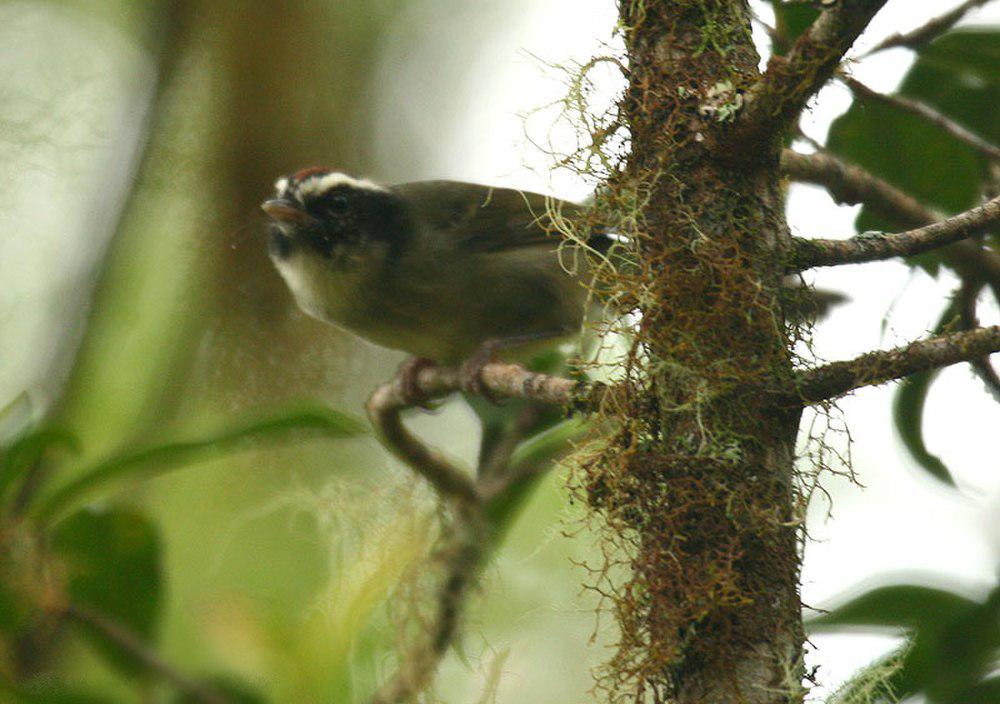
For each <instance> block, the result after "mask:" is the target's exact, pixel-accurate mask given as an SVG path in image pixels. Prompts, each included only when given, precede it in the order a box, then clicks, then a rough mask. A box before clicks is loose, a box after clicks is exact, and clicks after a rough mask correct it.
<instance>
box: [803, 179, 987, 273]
mask: <svg viewBox="0 0 1000 704" xmlns="http://www.w3.org/2000/svg"><path fill="white" fill-rule="evenodd" d="M998 222H1000V197H997V198H994V199H993V200H990V201H987V202H986V203H983V204H982V205H980V206H977V207H975V208H972V209H971V210H967V211H965V212H964V213H959V214H958V215H954V216H952V217H950V218H947V219H945V220H942V221H940V222H936V223H933V224H931V225H927V226H925V227H919V228H916V229H913V230H908V231H906V232H900V233H897V234H886V233H874V234H873V233H863V234H861V235H857V236H856V237H851V238H849V239H846V240H824V239H814V240H808V239H801V238H795V239H794V247H795V256H794V257H793V260H794V262H793V263H794V266H793V270H797V271H801V270H803V269H809V268H812V267H819V266H837V265H841V264H858V263H862V262H872V261H879V260H882V259H891V258H892V257H909V256H912V255H915V254H921V253H923V252H929V251H931V250H933V249H938V248H940V247H943V246H945V245H948V244H951V243H953V242H957V241H958V240H961V239H965V238H966V237H971V236H972V235H977V234H979V233H981V232H984V231H986V230H988V229H990V228H991V227H993V226H994V225H996V224H997V223H998Z"/></svg>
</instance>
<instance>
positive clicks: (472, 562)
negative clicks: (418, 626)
mask: <svg viewBox="0 0 1000 704" xmlns="http://www.w3.org/2000/svg"><path fill="white" fill-rule="evenodd" d="M485 528H486V527H485V525H484V517H483V513H482V509H481V507H480V506H479V505H472V504H466V505H465V506H464V507H463V510H460V511H458V512H457V515H456V518H455V523H454V525H452V526H451V533H450V535H449V536H448V537H447V538H446V539H445V541H444V545H442V547H441V549H440V550H439V551H438V555H437V557H438V559H440V561H441V563H442V566H443V568H444V570H443V571H444V577H443V580H442V584H441V589H440V591H439V592H438V594H437V599H436V603H435V611H434V614H433V616H432V618H431V621H430V623H429V625H428V628H427V629H426V630H425V631H424V632H423V633H422V634H421V635H420V637H419V638H418V639H417V641H416V642H415V643H413V644H411V645H410V647H409V648H408V650H407V652H406V653H405V655H404V656H403V658H402V662H401V663H400V666H399V668H398V669H397V671H396V672H395V674H393V676H392V677H390V678H389V679H388V680H387V681H386V682H385V683H384V684H383V685H382V686H381V687H379V689H378V691H377V692H376V693H375V694H374V696H373V697H372V698H371V700H370V704H402V703H403V702H409V701H412V700H413V698H414V697H416V695H418V694H420V693H421V692H423V691H424V690H425V689H427V687H429V686H430V684H431V681H432V680H433V679H434V674H435V672H436V671H437V668H438V665H439V664H440V662H441V658H443V657H444V654H445V653H446V652H448V648H449V647H450V646H451V644H452V642H453V640H454V638H455V634H456V632H457V630H458V622H459V618H460V616H461V614H462V609H463V607H464V605H465V599H466V596H467V594H468V592H469V589H470V587H471V586H472V585H473V584H474V583H475V579H476V575H477V574H478V572H479V568H480V566H481V565H482V563H483V560H484V559H485V557H486V542H487V537H488V536H487V531H486V529H485Z"/></svg>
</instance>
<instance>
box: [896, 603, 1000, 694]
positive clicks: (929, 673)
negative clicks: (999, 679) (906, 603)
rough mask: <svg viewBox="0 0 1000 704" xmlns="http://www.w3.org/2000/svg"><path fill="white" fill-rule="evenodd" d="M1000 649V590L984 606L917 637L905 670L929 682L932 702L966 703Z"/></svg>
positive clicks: (928, 692)
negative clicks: (968, 692) (968, 693)
mask: <svg viewBox="0 0 1000 704" xmlns="http://www.w3.org/2000/svg"><path fill="white" fill-rule="evenodd" d="M998 648H1000V587H998V588H996V589H994V590H993V592H992V593H991V594H990V596H989V598H988V599H987V600H986V602H985V603H983V604H978V605H976V607H975V608H973V609H971V610H969V611H968V612H966V613H964V614H960V615H959V616H958V617H957V618H955V619H954V620H952V621H951V622H949V623H946V624H944V625H943V627H942V628H940V629H927V630H926V632H921V633H918V634H917V644H916V647H914V649H913V651H912V652H911V653H910V657H909V658H907V660H908V662H907V665H906V667H907V668H908V669H910V670H911V671H912V674H913V676H915V677H919V678H920V679H921V680H922V681H924V682H926V685H925V689H926V691H927V694H928V697H929V698H930V700H931V701H933V702H939V703H940V704H965V702H966V698H965V693H966V692H967V691H968V690H969V689H971V688H973V687H974V686H976V685H977V683H979V682H980V680H981V679H982V677H983V676H984V675H986V674H987V673H989V672H990V670H992V669H994V668H995V667H996V664H997V663H996V655H997V649H998Z"/></svg>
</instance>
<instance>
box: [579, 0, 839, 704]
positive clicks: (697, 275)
mask: <svg viewBox="0 0 1000 704" xmlns="http://www.w3.org/2000/svg"><path fill="white" fill-rule="evenodd" d="M621 18H622V24H623V26H624V27H625V28H626V29H625V39H626V47H627V53H628V65H629V71H630V73H629V87H628V90H627V94H626V97H625V100H624V104H623V110H624V113H625V117H626V119H627V122H628V125H629V130H630V136H631V156H630V157H629V160H628V162H627V165H626V167H625V168H624V169H623V173H622V175H621V176H620V178H619V179H618V182H617V183H615V182H614V181H613V182H612V184H611V188H612V189H615V188H617V189H619V190H628V191H631V192H634V193H641V194H643V198H641V199H633V200H635V201H636V202H641V203H642V204H643V205H642V207H641V212H640V213H639V214H638V215H639V217H638V218H637V221H638V222H639V223H640V226H639V228H637V232H636V233H634V236H635V239H636V241H637V242H638V243H639V250H640V251H639V252H638V257H637V258H638V264H637V266H638V268H639V270H640V271H639V273H638V274H637V275H636V276H635V278H634V279H633V280H631V281H629V282H628V286H629V287H630V288H631V289H632V290H633V291H634V292H635V293H634V295H635V297H636V300H635V304H636V306H637V307H639V308H640V309H641V310H642V314H643V317H642V323H641V333H640V338H641V342H642V344H643V349H644V352H645V354H643V355H642V356H641V359H640V357H639V356H636V357H634V358H633V363H634V364H635V365H641V366H642V367H643V368H644V373H643V374H642V375H639V374H635V375H631V376H632V378H639V377H640V376H642V377H647V375H648V378H649V379H650V382H649V384H648V388H647V389H646V390H645V391H644V393H641V394H636V396H635V397H634V398H632V400H631V405H630V407H628V408H625V409H623V410H624V415H625V416H626V418H627V419H628V420H627V421H626V422H625V423H624V426H625V427H624V428H623V430H622V432H621V433H620V434H619V436H618V437H617V438H616V439H615V441H614V442H613V443H612V445H611V449H610V450H609V451H608V453H607V454H606V455H605V456H604V457H603V458H601V460H600V461H598V462H597V463H596V468H592V469H591V475H590V478H589V481H590V484H589V500H590V502H591V504H592V505H594V506H595V507H597V508H598V510H599V511H601V513H602V515H603V516H605V517H606V519H607V521H608V524H609V526H610V528H611V532H613V533H615V534H616V535H619V536H629V537H628V538H627V540H625V541H624V542H625V544H624V547H626V549H627V551H628V552H629V554H630V558H629V559H628V569H629V573H630V574H629V577H628V578H627V582H626V584H625V585H623V586H622V587H621V588H620V589H619V590H618V591H617V592H616V595H615V597H614V601H615V610H616V612H617V616H618V620H619V624H620V627H621V630H622V634H623V635H622V641H621V643H620V644H619V650H618V653H617V656H616V658H615V659H614V660H613V661H612V663H611V664H610V666H609V668H608V671H607V673H606V675H605V677H604V679H603V680H602V683H603V684H604V685H605V687H606V688H607V689H608V690H609V692H610V695H611V696H610V698H611V700H612V701H652V702H660V701H668V700H669V701H676V702H679V703H681V704H687V703H689V702H699V703H703V702H712V703H713V704H727V703H730V702H732V703H736V702H739V703H741V704H747V703H749V704H772V703H774V704H776V703H778V702H789V701H799V700H801V697H802V689H801V681H802V672H803V670H802V664H801V646H802V641H803V635H802V627H801V622H800V604H799V598H798V587H797V577H798V564H799V560H798V535H797V531H796V528H794V527H793V526H794V523H795V521H794V514H795V511H796V491H795V488H794V481H793V449H794V441H795V436H796V430H797V424H798V419H799V409H798V408H795V409H792V410H787V409H786V410H782V409H779V408H776V407H774V406H772V405H769V403H770V402H769V400H768V395H766V394H753V393H749V392H747V391H745V389H749V388H752V387H757V388H759V385H761V384H766V385H769V386H774V385H776V386H777V387H780V388H785V387H787V388H791V384H792V365H791V358H790V354H789V352H788V349H789V342H790V340H789V335H788V331H787V330H786V327H785V325H784V322H783V315H782V312H781V305H780V301H779V292H780V281H781V275H782V271H783V265H782V263H781V261H782V258H783V257H782V252H783V251H784V248H785V247H787V246H788V243H789V233H788V229H787V226H786V224H785V218H784V205H783V196H782V193H781V190H780V187H779V174H778V160H779V159H778V157H779V149H778V146H777V144H778V140H776V139H770V138H768V139H763V140H761V142H760V144H759V145H758V147H759V149H758V150H757V151H756V152H755V153H753V154H752V155H751V156H750V157H749V158H746V159H740V160H739V161H734V159H733V156H734V155H733V153H732V152H730V151H728V150H725V149H723V148H721V147H720V145H723V144H725V143H726V140H727V139H728V138H729V137H730V136H731V131H732V130H733V129H734V128H735V126H734V121H738V120H739V117H738V115H739V113H740V111H741V109H742V108H743V95H744V94H745V93H746V92H748V91H749V90H751V89H752V87H753V86H755V85H759V79H760V75H759V73H758V70H757V65H758V55H757V53H756V51H755V49H754V47H753V43H752V41H751V37H750V18H749V13H748V9H747V5H746V3H745V2H742V1H740V0H706V1H704V2H692V1H675V2H644V1H641V0H633V1H629V2H622V3H621ZM824 65H825V64H824ZM622 200H624V199H622Z"/></svg>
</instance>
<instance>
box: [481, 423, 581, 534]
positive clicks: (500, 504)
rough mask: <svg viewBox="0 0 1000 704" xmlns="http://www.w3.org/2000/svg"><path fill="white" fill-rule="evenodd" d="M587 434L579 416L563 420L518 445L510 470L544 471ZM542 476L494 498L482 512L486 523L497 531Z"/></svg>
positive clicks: (532, 478) (503, 525)
mask: <svg viewBox="0 0 1000 704" xmlns="http://www.w3.org/2000/svg"><path fill="white" fill-rule="evenodd" d="M590 432H591V429H590V423H589V421H588V420H587V419H585V418H582V417H581V416H574V417H572V418H568V419H566V420H563V421H562V422H561V423H558V424H556V425H554V426H552V427H550V428H547V429H546V430H543V431H542V432H540V433H537V434H536V435H534V436H532V437H530V438H528V439H527V440H525V441H524V442H522V443H521V444H520V445H519V446H518V448H517V449H516V450H515V451H514V454H513V455H511V459H510V466H511V467H522V468H523V467H538V468H541V467H544V466H545V465H547V464H549V463H551V462H555V461H557V460H558V459H559V458H560V457H563V456H565V455H566V454H567V453H568V452H570V450H571V449H572V447H573V443H574V442H577V441H580V440H582V439H583V438H584V437H586V436H587V434H588V433H590ZM543 476H545V474H544V472H536V473H534V474H529V475H527V476H526V477H525V478H524V479H523V480H521V481H519V482H517V483H515V484H514V485H513V486H511V487H510V488H509V489H508V490H507V491H505V492H504V493H502V494H500V495H498V496H496V497H495V498H494V499H493V500H492V501H491V502H490V504H489V506H488V507H487V508H486V513H487V516H488V517H489V519H490V521H491V522H492V523H493V524H494V525H495V526H497V527H499V528H500V529H501V530H502V529H503V528H504V527H505V526H506V525H507V524H509V523H510V521H511V518H512V517H513V515H514V514H516V513H517V510H518V509H519V508H520V507H521V505H522V504H523V503H524V499H525V498H526V497H527V496H528V494H530V493H531V490H532V489H533V488H534V486H535V484H537V482H538V480H539V479H541V478H542V477H543Z"/></svg>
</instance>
